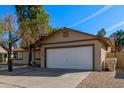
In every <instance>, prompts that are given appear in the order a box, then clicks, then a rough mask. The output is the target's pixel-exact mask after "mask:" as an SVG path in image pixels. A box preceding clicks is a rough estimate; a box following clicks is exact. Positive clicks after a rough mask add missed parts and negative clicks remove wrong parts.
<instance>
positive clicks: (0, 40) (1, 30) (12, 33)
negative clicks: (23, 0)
mask: <svg viewBox="0 0 124 93" xmlns="http://www.w3.org/2000/svg"><path fill="white" fill-rule="evenodd" d="M14 19H15V17H14V16H12V15H9V16H6V17H5V18H1V19H0V44H1V45H2V46H3V47H4V48H6V49H7V51H8V70H9V71H12V57H11V56H12V46H13V44H14V43H15V42H16V41H17V40H18V39H19V38H18V31H16V28H15V26H16V24H15V23H16V22H15V20H14Z"/></svg>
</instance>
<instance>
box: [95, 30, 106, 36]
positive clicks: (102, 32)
mask: <svg viewBox="0 0 124 93" xmlns="http://www.w3.org/2000/svg"><path fill="white" fill-rule="evenodd" d="M105 35H106V31H105V29H104V28H102V29H101V30H99V31H98V33H97V36H99V37H102V38H104V37H105Z"/></svg>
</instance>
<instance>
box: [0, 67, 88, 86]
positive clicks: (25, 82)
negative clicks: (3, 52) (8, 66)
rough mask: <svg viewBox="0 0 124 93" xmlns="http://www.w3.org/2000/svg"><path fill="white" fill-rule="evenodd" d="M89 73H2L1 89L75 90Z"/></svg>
mask: <svg viewBox="0 0 124 93" xmlns="http://www.w3.org/2000/svg"><path fill="white" fill-rule="evenodd" d="M89 73H90V72H89V71H82V70H68V69H40V68H38V69H27V68H21V69H19V70H15V71H13V72H6V73H5V71H0V87H9V88H13V87H14V88H15V87H20V88H27V87H28V88H73V87H76V86H77V85H78V84H79V83H80V82H81V81H82V80H83V79H85V78H86V77H87V76H88V74H89Z"/></svg>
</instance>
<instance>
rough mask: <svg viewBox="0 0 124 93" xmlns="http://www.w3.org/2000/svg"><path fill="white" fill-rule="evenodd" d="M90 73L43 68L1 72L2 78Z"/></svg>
mask: <svg viewBox="0 0 124 93" xmlns="http://www.w3.org/2000/svg"><path fill="white" fill-rule="evenodd" d="M81 72H86V73H87V72H89V71H88V70H77V69H54V68H51V69H50V68H49V69H41V68H36V69H33V68H19V69H13V71H12V72H8V71H7V70H0V77H2V76H22V77H23V76H29V77H59V76H62V75H65V74H71V73H75V74H77V73H81Z"/></svg>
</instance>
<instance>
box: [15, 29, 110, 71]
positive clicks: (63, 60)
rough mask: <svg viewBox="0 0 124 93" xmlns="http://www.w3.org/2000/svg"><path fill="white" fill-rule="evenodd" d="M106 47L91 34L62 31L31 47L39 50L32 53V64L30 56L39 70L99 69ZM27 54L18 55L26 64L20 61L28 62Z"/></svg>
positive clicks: (106, 43) (105, 43)
mask: <svg viewBox="0 0 124 93" xmlns="http://www.w3.org/2000/svg"><path fill="white" fill-rule="evenodd" d="M110 45H111V44H110V42H108V41H107V40H104V39H102V38H99V37H97V36H95V35H91V34H88V33H85V32H80V31H77V30H73V29H69V28H64V29H60V30H58V31H56V32H54V33H53V34H51V35H49V36H48V37H47V38H46V39H40V40H38V41H37V42H36V43H35V44H34V47H36V48H39V50H38V52H37V53H36V54H34V53H35V52H33V50H32V61H31V62H33V61H35V59H34V58H33V57H34V56H33V55H37V57H38V59H39V61H40V62H39V63H40V65H41V68H64V69H86V70H102V69H103V68H104V62H105V59H106V53H107V52H108V48H110ZM34 49H35V48H34ZM25 51H26V50H25ZM34 51H35V50H34ZM17 52H19V53H23V52H22V51H17ZM27 52H28V51H27ZM28 54H29V53H27V54H25V56H24V54H22V55H23V56H21V58H23V59H24V58H25V60H26V61H25V60H21V61H23V62H28V60H29V57H28V56H29V55H28ZM14 61H16V62H19V60H14Z"/></svg>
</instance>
